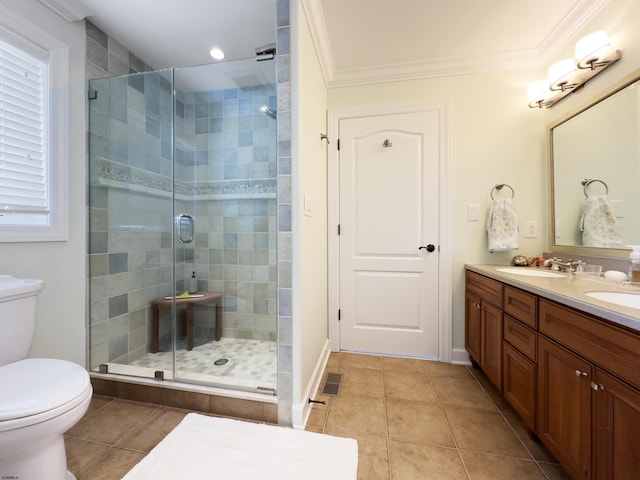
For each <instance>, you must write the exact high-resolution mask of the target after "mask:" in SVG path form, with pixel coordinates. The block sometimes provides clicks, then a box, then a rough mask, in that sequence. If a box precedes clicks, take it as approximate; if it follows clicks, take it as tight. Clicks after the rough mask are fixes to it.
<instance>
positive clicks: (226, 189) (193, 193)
mask: <svg viewBox="0 0 640 480" xmlns="http://www.w3.org/2000/svg"><path fill="white" fill-rule="evenodd" d="M96 163H97V162H94V165H95V168H94V167H93V166H92V172H94V175H96V176H97V178H95V179H92V182H94V183H97V184H98V185H100V186H108V187H113V188H121V189H124V190H131V189H132V187H133V189H134V190H136V191H138V192H144V193H150V194H155V195H164V196H170V195H171V190H172V184H171V179H170V178H167V177H165V176H163V175H158V174H154V173H153V172H149V171H143V170H138V169H136V168H132V167H129V166H127V165H122V164H118V163H115V162H110V161H108V160H102V161H100V162H99V163H97V165H96ZM175 191H176V195H177V196H181V198H179V199H181V200H189V199H193V198H196V197H197V199H198V200H225V199H244V198H275V196H276V193H277V181H276V180H275V179H264V180H236V181H223V182H200V183H197V184H193V183H187V182H180V181H179V180H176V184H175Z"/></svg>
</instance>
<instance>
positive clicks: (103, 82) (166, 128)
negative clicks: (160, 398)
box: [89, 58, 277, 395]
mask: <svg viewBox="0 0 640 480" xmlns="http://www.w3.org/2000/svg"><path fill="white" fill-rule="evenodd" d="M90 98H91V99H90V101H89V113H90V119H89V130H90V134H89V228H90V231H89V271H90V322H91V323H90V359H91V360H90V363H91V369H92V370H94V371H100V372H103V373H114V374H122V375H127V376H136V377H145V378H156V379H164V380H174V381H179V382H183V383H196V384H199V385H212V386H219V387H225V388H233V389H240V390H247V391H252V392H259V393H265V394H269V395H273V394H275V390H276V387H277V364H276V358H277V355H276V340H277V332H276V291H277V288H276V287H277V271H276V252H277V248H276V242H277V232H276V189H277V188H276V178H277V168H276V139H277V136H276V115H277V113H276V91H275V64H274V63H273V62H260V63H258V62H256V61H255V59H253V58H251V59H248V60H238V61H233V62H225V63H220V64H213V65H204V66H201V67H189V68H185V69H175V70H164V71H157V72H147V73H143V74H134V75H127V76H123V77H114V78H106V79H99V80H92V81H90Z"/></svg>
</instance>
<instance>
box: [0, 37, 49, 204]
mask: <svg viewBox="0 0 640 480" xmlns="http://www.w3.org/2000/svg"><path fill="white" fill-rule="evenodd" d="M47 71H48V68H47V64H46V63H45V62H42V61H41V60H39V59H38V58H35V57H33V56H31V55H29V54H28V53H26V52H24V51H22V50H20V49H18V48H15V47H14V46H12V45H10V44H8V43H6V42H3V41H1V40H0V211H3V212H4V213H6V212H12V213H41V214H42V213H47V212H49V209H50V205H49V203H50V202H49V192H48V168H47V167H48V158H47V156H48V155H47V152H48V149H47V141H48V135H47V133H48V131H47V123H48V122H47V115H48V111H47V110H48V107H47V105H48V100H47V92H48V79H47Z"/></svg>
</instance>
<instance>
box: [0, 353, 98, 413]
mask: <svg viewBox="0 0 640 480" xmlns="http://www.w3.org/2000/svg"><path fill="white" fill-rule="evenodd" d="M89 384H90V380H89V374H88V373H87V371H86V370H85V369H84V368H82V367H81V366H79V365H77V364H75V363H71V362H67V361H66V360H56V359H50V358H27V359H25V360H21V361H19V362H15V363H10V364H8V365H5V366H2V367H0V385H1V386H2V395H0V421H3V420H13V419H16V418H22V417H28V416H30V415H37V414H39V413H42V412H46V411H48V410H52V409H54V408H56V407H60V406H61V405H64V404H65V403H67V402H70V401H71V400H73V399H74V398H76V397H78V396H79V395H81V394H82V393H83V392H84V391H85V390H86V389H87V388H88V386H89Z"/></svg>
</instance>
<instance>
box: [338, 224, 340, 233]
mask: <svg viewBox="0 0 640 480" xmlns="http://www.w3.org/2000/svg"><path fill="white" fill-rule="evenodd" d="M338 235H340V224H338Z"/></svg>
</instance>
